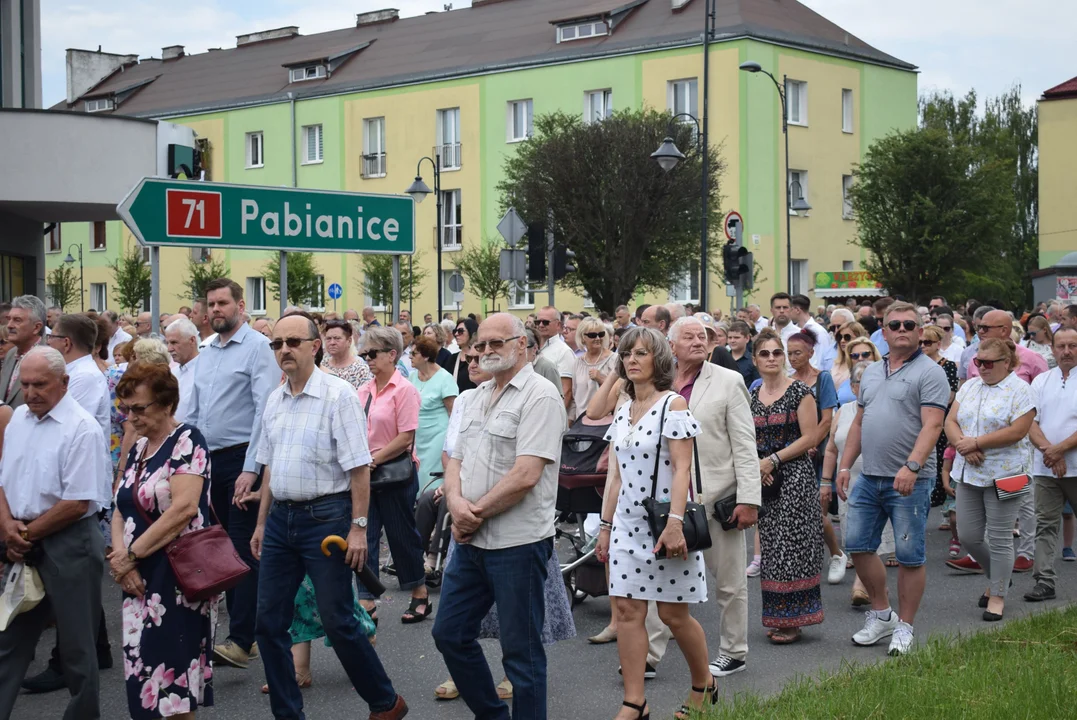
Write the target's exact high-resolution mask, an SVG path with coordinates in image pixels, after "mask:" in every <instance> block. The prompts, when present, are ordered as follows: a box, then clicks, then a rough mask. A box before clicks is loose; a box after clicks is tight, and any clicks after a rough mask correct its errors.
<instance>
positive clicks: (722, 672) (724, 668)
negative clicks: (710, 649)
mask: <svg viewBox="0 0 1077 720" xmlns="http://www.w3.org/2000/svg"><path fill="white" fill-rule="evenodd" d="M746 668H747V665H745V664H744V661H743V660H737V659H736V658H731V657H729V656H728V655H719V656H718V657H716V658H714V662H712V663H711V664H710V671H711V675H713V676H714V677H725V676H726V675H732V674H733V673H738V672H741V671H742V670H745V669H746Z"/></svg>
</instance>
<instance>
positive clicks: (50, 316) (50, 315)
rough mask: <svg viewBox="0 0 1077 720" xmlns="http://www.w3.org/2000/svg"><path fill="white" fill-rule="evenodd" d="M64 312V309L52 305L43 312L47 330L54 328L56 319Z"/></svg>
mask: <svg viewBox="0 0 1077 720" xmlns="http://www.w3.org/2000/svg"><path fill="white" fill-rule="evenodd" d="M63 314H64V309H63V308H61V307H56V306H55V305H53V306H52V307H50V308H49V309H48V310H47V311H46V312H45V323H46V324H47V325H48V326H49V330H55V329H56V321H57V320H59V319H60V316H61V315H63Z"/></svg>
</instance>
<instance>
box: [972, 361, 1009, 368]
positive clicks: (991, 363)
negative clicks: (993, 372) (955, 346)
mask: <svg viewBox="0 0 1077 720" xmlns="http://www.w3.org/2000/svg"><path fill="white" fill-rule="evenodd" d="M972 362H973V363H974V364H975V365H976V367H978V368H982V369H983V370H990V369H991V368H993V367H995V363H1000V362H1002V358H999V359H997V360H981V359H980V358H973V359H972Z"/></svg>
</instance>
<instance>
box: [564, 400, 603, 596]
mask: <svg viewBox="0 0 1077 720" xmlns="http://www.w3.org/2000/svg"><path fill="white" fill-rule="evenodd" d="M610 424H611V423H610V419H609V418H603V419H601V420H597V421H595V420H589V419H587V417H586V416H585V415H581V416H580V417H579V418H578V419H577V420H576V422H574V423H573V424H572V427H570V428H569V429H568V430H567V431H566V432H565V434H564V435H563V436H562V437H561V468H560V471H559V472H558V475H557V511H558V512H559V513H561V515H562V516H566V515H567V516H570V517H573V518H575V522H576V530H575V532H572V533H570V532H566V531H564V530H562V529H561V528H558V529H557V538H558V539H561V538H564V539H566V540H568V542H569V544H570V545H571V546H572V559H571V560H570V561H569V562H568V563H565V564H562V565H561V574H562V576H563V577H564V580H565V588H566V590H567V591H568V596H569V600H570V601H571V602H572V604H573V605H576V604H577V603H579V602H582V601H583V600H584V599H585V598H586V597H587V596H588V595H590V596H592V597H602V596H603V595H606V594H608V587H607V585H606V571H605V567H604V566H603V565H602V563H600V562H598V560H596V559H595V557H594V555H595V550H594V548H595V543H596V542H597V540H598V538H597V535H591V534H590V533H588V532H587V530H586V529H585V527H584V521H585V519H586V518H587V515H588V514H589V513H599V512H601V511H602V492H603V490H604V489H605V487H606V473H607V470H608V469H609V454H610V444H609V443H608V442H607V441H606V440H604V439H603V438H604V437H605V435H606V433H607V432H608V431H609V429H610Z"/></svg>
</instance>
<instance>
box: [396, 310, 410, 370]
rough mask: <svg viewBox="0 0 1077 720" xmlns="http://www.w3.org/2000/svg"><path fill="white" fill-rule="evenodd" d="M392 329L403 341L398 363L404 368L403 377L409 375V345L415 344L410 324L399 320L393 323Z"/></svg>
mask: <svg viewBox="0 0 1077 720" xmlns="http://www.w3.org/2000/svg"><path fill="white" fill-rule="evenodd" d="M393 327H394V328H396V330H397V332H399V333H400V337H402V338H403V339H404V354H403V355H401V356H400V363H401V364H403V366H404V372H403V373H402V374H403V375H404V377H408V376H409V375H411V344H412V343H413V342H415V335H413V334H412V330H411V323H409V322H405V321H404V320H399V321H397V322H395V323H393Z"/></svg>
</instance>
